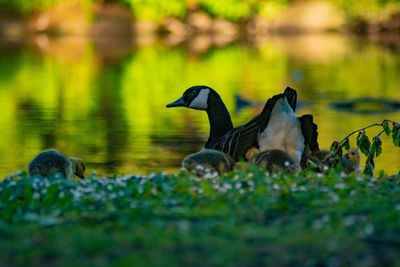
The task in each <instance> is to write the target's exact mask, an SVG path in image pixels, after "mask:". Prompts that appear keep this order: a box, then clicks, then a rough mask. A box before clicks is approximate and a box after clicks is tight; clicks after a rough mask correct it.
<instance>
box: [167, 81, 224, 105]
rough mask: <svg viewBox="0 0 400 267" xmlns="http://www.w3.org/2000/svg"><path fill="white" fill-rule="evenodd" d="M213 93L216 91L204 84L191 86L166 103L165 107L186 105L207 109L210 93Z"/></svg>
mask: <svg viewBox="0 0 400 267" xmlns="http://www.w3.org/2000/svg"><path fill="white" fill-rule="evenodd" d="M213 94H217V93H216V92H215V91H214V90H213V89H211V88H210V87H207V86H204V85H196V86H192V87H190V88H189V89H187V90H186V91H185V92H184V93H183V96H182V97H181V98H179V99H178V100H176V101H175V102H172V103H170V104H168V105H167V108H172V107H187V108H192V109H198V110H207V108H208V106H209V98H210V95H213ZM217 95H218V94H217Z"/></svg>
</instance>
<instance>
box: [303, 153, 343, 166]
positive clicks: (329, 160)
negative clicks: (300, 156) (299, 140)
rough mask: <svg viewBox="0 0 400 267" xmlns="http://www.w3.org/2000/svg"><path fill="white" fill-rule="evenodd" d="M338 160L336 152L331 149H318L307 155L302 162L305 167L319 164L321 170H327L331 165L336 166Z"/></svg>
mask: <svg viewBox="0 0 400 267" xmlns="http://www.w3.org/2000/svg"><path fill="white" fill-rule="evenodd" d="M337 162H338V161H337V160H336V159H335V154H334V153H333V152H332V151H329V150H318V151H314V152H313V153H311V155H309V156H306V157H305V158H304V161H303V162H302V164H301V167H302V168H303V169H309V167H310V165H311V166H317V167H318V168H320V169H321V170H327V169H328V168H329V167H332V166H335V165H336V163H337Z"/></svg>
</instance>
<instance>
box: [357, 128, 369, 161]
mask: <svg viewBox="0 0 400 267" xmlns="http://www.w3.org/2000/svg"><path fill="white" fill-rule="evenodd" d="M357 146H358V147H359V148H360V150H361V152H362V153H363V154H364V155H366V156H368V154H369V151H370V149H371V142H370V141H369V138H368V136H367V135H366V133H365V131H362V132H360V133H359V134H358V136H357Z"/></svg>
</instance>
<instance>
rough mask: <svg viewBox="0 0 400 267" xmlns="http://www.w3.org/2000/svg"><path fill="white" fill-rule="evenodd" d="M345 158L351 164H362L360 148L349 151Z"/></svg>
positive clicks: (352, 148)
mask: <svg viewBox="0 0 400 267" xmlns="http://www.w3.org/2000/svg"><path fill="white" fill-rule="evenodd" d="M343 158H345V159H346V160H349V161H350V162H352V163H354V164H357V165H359V164H360V158H361V153H360V150H359V149H358V148H355V147H351V148H349V150H348V151H347V153H346V154H344V155H343Z"/></svg>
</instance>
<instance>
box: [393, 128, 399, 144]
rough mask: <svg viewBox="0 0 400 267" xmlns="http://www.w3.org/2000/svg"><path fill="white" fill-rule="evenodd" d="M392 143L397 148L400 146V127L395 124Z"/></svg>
mask: <svg viewBox="0 0 400 267" xmlns="http://www.w3.org/2000/svg"><path fill="white" fill-rule="evenodd" d="M392 141H393V144H394V145H395V146H400V126H399V125H398V124H393V129H392Z"/></svg>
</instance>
